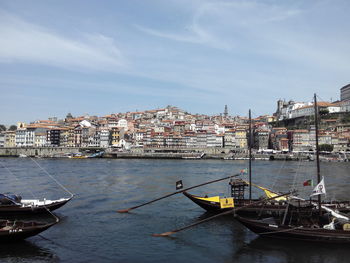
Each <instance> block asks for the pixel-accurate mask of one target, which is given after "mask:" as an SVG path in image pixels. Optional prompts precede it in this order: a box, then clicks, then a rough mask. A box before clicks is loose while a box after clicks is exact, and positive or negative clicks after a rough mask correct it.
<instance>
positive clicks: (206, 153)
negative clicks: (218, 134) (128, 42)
mask: <svg viewBox="0 0 350 263" xmlns="http://www.w3.org/2000/svg"><path fill="white" fill-rule="evenodd" d="M97 152H104V154H103V155H102V156H98V157H102V158H124V159H131V158H134V159H190V160H191V159H192V160H202V159H222V160H248V159H249V155H248V153H247V152H233V151H232V150H230V149H227V148H200V149H199V148H198V149H187V148H186V149H169V148H167V149H160V148H155V149H151V148H147V149H143V148H137V149H132V150H129V151H125V150H124V151H123V150H121V149H115V148H108V149H104V148H99V147H88V148H85V147H84V148H79V147H26V148H0V157H40V158H68V157H69V156H72V155H80V156H91V155H93V154H94V153H97ZM253 156H254V157H253V158H254V159H255V160H266V161H267V160H270V161H273V160H287V161H298V160H304V161H308V160H309V161H312V160H314V156H313V153H312V152H311V153H294V152H292V153H269V154H267V153H254V154H253ZM349 158H350V156H349V155H345V154H342V155H340V154H324V155H321V160H322V161H334V162H337V161H348V160H349Z"/></svg>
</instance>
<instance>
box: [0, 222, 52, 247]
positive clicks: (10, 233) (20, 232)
mask: <svg viewBox="0 0 350 263" xmlns="http://www.w3.org/2000/svg"><path fill="white" fill-rule="evenodd" d="M57 222H58V220H57V221H56V222H54V223H49V224H42V223H40V224H39V225H34V224H33V225H32V226H28V225H27V226H18V227H15V228H11V229H8V230H5V229H4V228H2V229H0V242H1V243H3V242H14V241H20V240H24V239H26V238H28V237H31V236H35V235H37V234H40V233H41V232H43V231H45V230H47V229H48V228H50V227H51V226H53V225H55V224H56V223H57ZM26 224H28V223H26Z"/></svg>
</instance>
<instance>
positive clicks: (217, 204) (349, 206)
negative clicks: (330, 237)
mask: <svg viewBox="0 0 350 263" xmlns="http://www.w3.org/2000/svg"><path fill="white" fill-rule="evenodd" d="M254 186H256V187H258V188H260V189H262V190H264V191H265V193H266V196H267V197H268V198H271V197H273V196H274V195H277V194H278V193H274V192H272V191H271V190H269V189H267V188H264V187H261V186H257V185H254ZM183 194H184V195H185V196H186V197H187V198H188V199H190V200H191V201H192V202H194V203H195V204H197V205H198V206H200V207H202V208H203V209H205V210H207V211H208V212H214V213H221V212H224V211H227V210H230V209H233V208H238V207H242V208H240V210H239V214H246V215H254V214H255V215H256V214H261V213H262V212H263V214H266V215H278V214H280V213H284V211H285V209H286V205H287V202H286V199H285V198H278V200H271V201H269V202H268V203H265V204H262V203H259V204H256V205H253V206H249V207H244V206H246V205H250V204H251V203H253V202H258V201H260V200H259V199H251V200H249V199H239V198H233V202H234V206H233V207H230V208H225V207H222V205H221V203H222V201H221V200H225V199H226V197H221V196H197V195H193V194H190V193H188V192H183ZM313 202H316V201H313ZM322 205H323V206H325V207H328V208H331V209H335V210H337V211H339V212H341V213H349V212H350V201H323V202H322Z"/></svg>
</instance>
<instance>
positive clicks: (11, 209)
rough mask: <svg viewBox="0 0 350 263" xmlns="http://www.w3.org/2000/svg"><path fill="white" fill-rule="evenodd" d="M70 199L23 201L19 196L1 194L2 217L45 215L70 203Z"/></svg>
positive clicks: (0, 212)
mask: <svg viewBox="0 0 350 263" xmlns="http://www.w3.org/2000/svg"><path fill="white" fill-rule="evenodd" d="M72 198H73V196H71V197H69V198H60V199H57V200H47V199H44V200H39V199H22V198H21V197H20V196H18V195H10V194H0V215H11V214H28V213H43V212H47V211H48V210H49V211H53V210H56V209H58V208H60V207H61V206H63V205H65V204H66V203H67V202H69V201H70V200H71V199H72Z"/></svg>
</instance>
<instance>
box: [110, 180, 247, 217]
mask: <svg viewBox="0 0 350 263" xmlns="http://www.w3.org/2000/svg"><path fill="white" fill-rule="evenodd" d="M239 175H240V174H234V175H231V176H227V177H225V178H221V179H217V180H214V181H210V182H206V183H202V184H199V185H195V186H192V187H189V188H186V189H183V190H180V191H176V192H174V193H171V194H167V195H165V196H162V197H159V198H157V199H154V200H152V201H149V202H147V203H144V204H141V205H137V206H133V207H130V208H127V209H121V210H118V211H117V212H118V213H127V212H129V211H130V210H133V209H136V208H139V207H141V206H144V205H148V204H151V203H154V202H156V201H159V200H162V199H164V198H167V197H169V196H172V195H176V194H180V193H182V192H185V191H187V190H190V189H193V188H196V187H200V186H203V185H206V184H212V183H216V182H219V181H222V180H226V179H229V178H232V177H236V176H239Z"/></svg>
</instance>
